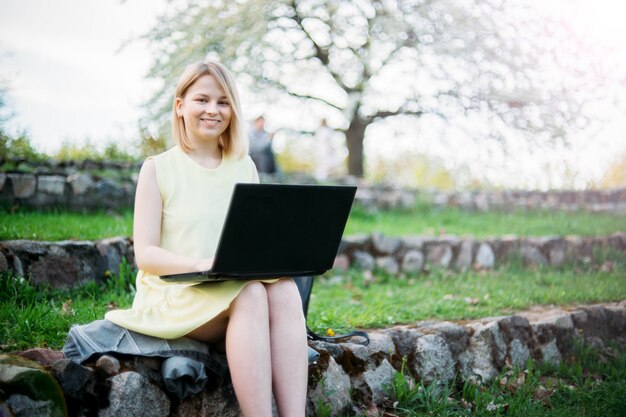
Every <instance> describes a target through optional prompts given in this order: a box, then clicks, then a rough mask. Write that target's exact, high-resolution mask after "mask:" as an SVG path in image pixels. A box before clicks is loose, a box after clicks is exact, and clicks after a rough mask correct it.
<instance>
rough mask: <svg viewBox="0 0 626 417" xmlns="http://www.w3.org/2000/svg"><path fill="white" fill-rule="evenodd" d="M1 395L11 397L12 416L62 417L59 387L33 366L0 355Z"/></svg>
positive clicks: (41, 368)
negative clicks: (8, 394)
mask: <svg viewBox="0 0 626 417" xmlns="http://www.w3.org/2000/svg"><path fill="white" fill-rule="evenodd" d="M0 387H2V391H1V392H3V393H4V392H6V393H11V394H12V395H11V397H12V400H11V403H10V404H9V406H10V408H11V409H12V410H13V413H14V414H15V415H16V416H24V417H30V416H39V415H41V416H45V417H64V416H66V415H67V406H66V404H65V398H64V396H63V392H62V391H61V387H59V384H58V383H57V381H55V379H54V378H53V377H52V375H50V374H49V373H48V372H46V371H45V369H44V368H43V367H42V366H41V365H39V364H38V363H36V362H33V361H31V360H29V359H25V358H23V357H20V356H13V355H0Z"/></svg>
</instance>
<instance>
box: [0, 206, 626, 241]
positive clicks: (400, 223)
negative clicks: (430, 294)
mask: <svg viewBox="0 0 626 417" xmlns="http://www.w3.org/2000/svg"><path fill="white" fill-rule="evenodd" d="M132 223H133V213H132V211H131V210H127V211H124V212H122V213H104V212H101V213H66V212H58V211H47V212H34V211H29V210H25V209H20V210H17V211H15V212H10V211H7V210H0V240H9V239H32V240H50V241H55V240H65V239H74V240H97V239H102V238H105V237H113V236H131V235H132ZM619 231H621V232H626V216H618V215H613V214H591V213H587V212H564V211H554V212H549V211H543V210H529V211H517V212H489V213H481V212H469V211H463V210H460V209H454V208H444V209H441V208H436V207H435V206H430V205H424V204H422V205H419V206H418V207H416V208H415V209H414V210H402V211H400V210H394V211H386V212H377V213H368V212H367V211H365V210H363V209H362V208H360V207H358V206H355V207H354V208H353V209H352V213H351V214H350V218H349V220H348V224H347V225H346V230H345V235H354V234H369V233H373V232H380V233H383V234H385V235H388V236H406V235H433V236H436V235H441V234H452V235H459V236H465V235H471V236H475V237H478V238H480V237H487V236H498V235H506V234H515V235H519V236H545V235H560V236H565V235H580V236H599V235H609V234H611V233H614V232H619Z"/></svg>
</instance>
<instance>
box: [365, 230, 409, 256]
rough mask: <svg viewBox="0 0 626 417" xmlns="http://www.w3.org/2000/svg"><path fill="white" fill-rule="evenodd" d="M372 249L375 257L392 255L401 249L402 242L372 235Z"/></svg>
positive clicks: (376, 234) (380, 235)
mask: <svg viewBox="0 0 626 417" xmlns="http://www.w3.org/2000/svg"><path fill="white" fill-rule="evenodd" d="M372 247H373V249H374V252H375V253H376V254H377V255H393V254H395V253H396V252H397V251H399V250H400V248H401V247H402V240H401V239H400V238H397V237H388V236H385V235H383V234H380V233H374V234H373V235H372Z"/></svg>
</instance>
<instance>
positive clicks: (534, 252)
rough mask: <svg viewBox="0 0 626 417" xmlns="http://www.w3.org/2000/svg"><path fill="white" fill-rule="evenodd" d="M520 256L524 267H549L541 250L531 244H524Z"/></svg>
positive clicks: (520, 249)
mask: <svg viewBox="0 0 626 417" xmlns="http://www.w3.org/2000/svg"><path fill="white" fill-rule="evenodd" d="M519 254H520V257H521V258H522V262H523V263H524V265H526V266H528V265H537V266H538V265H547V264H548V260H547V259H546V257H545V256H543V254H542V253H541V251H540V250H539V248H537V247H536V246H533V245H529V244H527V243H526V244H522V245H521V246H520V248H519Z"/></svg>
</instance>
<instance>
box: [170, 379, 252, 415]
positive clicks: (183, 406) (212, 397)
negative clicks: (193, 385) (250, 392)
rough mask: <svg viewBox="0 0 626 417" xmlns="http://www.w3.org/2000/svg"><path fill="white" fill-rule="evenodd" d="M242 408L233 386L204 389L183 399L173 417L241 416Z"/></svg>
mask: <svg viewBox="0 0 626 417" xmlns="http://www.w3.org/2000/svg"><path fill="white" fill-rule="evenodd" d="M240 415H241V410H240V408H239V404H238V403H237V397H235V393H234V392H233V390H232V386H220V387H218V388H217V389H215V390H204V391H203V392H201V393H199V394H196V395H192V396H191V397H188V398H186V399H184V400H182V401H181V403H180V406H179V407H178V411H177V412H176V413H175V414H174V416H173V417H196V416H206V417H211V416H215V417H239V416H240Z"/></svg>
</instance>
